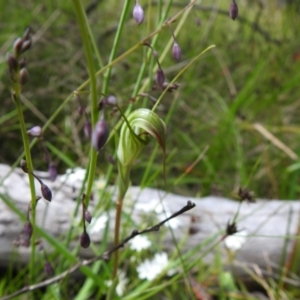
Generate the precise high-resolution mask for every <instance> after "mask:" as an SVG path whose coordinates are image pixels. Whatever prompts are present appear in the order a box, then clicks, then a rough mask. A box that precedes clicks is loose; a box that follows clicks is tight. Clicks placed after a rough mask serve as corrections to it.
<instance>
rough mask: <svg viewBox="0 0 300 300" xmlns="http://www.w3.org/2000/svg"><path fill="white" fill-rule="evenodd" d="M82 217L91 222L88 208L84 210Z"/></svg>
mask: <svg viewBox="0 0 300 300" xmlns="http://www.w3.org/2000/svg"><path fill="white" fill-rule="evenodd" d="M84 219H85V220H86V221H87V222H88V223H89V224H91V222H92V215H91V214H90V212H89V211H88V210H86V211H85V213H84Z"/></svg>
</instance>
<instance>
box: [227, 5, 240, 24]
mask: <svg viewBox="0 0 300 300" xmlns="http://www.w3.org/2000/svg"><path fill="white" fill-rule="evenodd" d="M238 14H239V8H238V6H237V4H236V2H235V0H232V3H231V5H230V9H229V16H230V18H231V19H232V20H235V19H236V18H237V17H238Z"/></svg>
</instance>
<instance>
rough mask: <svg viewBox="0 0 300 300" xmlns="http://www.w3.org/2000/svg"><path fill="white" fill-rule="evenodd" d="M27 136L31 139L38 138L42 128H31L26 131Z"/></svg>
mask: <svg viewBox="0 0 300 300" xmlns="http://www.w3.org/2000/svg"><path fill="white" fill-rule="evenodd" d="M27 134H28V135H30V136H33V137H40V136H41V135H42V128H41V127H40V126H33V127H32V128H31V129H29V130H27Z"/></svg>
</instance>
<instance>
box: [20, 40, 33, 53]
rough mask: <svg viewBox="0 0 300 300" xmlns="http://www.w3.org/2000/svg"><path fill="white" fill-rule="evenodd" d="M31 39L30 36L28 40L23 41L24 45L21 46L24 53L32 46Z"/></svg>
mask: <svg viewBox="0 0 300 300" xmlns="http://www.w3.org/2000/svg"><path fill="white" fill-rule="evenodd" d="M31 44H32V42H31V39H30V38H28V39H27V40H25V41H24V42H23V43H22V47H21V53H24V52H26V51H27V50H28V49H30V47H31Z"/></svg>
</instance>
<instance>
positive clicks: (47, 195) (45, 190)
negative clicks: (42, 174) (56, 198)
mask: <svg viewBox="0 0 300 300" xmlns="http://www.w3.org/2000/svg"><path fill="white" fill-rule="evenodd" d="M41 192H42V195H43V197H44V199H46V200H47V201H49V202H50V201H51V199H52V192H51V190H50V188H49V187H48V186H47V185H46V184H44V183H41Z"/></svg>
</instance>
